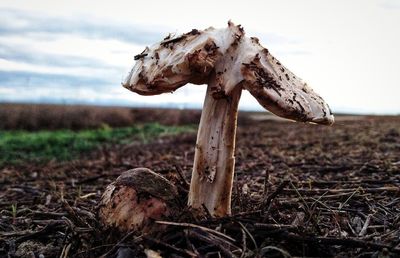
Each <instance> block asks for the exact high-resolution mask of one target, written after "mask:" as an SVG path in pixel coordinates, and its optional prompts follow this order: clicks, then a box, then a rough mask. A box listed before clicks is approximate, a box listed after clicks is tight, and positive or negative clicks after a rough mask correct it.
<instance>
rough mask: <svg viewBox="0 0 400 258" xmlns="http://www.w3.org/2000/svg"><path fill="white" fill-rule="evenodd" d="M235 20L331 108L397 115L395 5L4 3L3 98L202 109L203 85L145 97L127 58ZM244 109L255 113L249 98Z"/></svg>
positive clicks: (399, 69) (349, 0)
mask: <svg viewBox="0 0 400 258" xmlns="http://www.w3.org/2000/svg"><path fill="white" fill-rule="evenodd" d="M229 19H231V20H232V21H233V22H235V23H238V24H241V25H242V26H243V27H244V28H245V31H246V34H247V35H248V36H256V37H258V38H259V39H260V41H261V43H262V44H263V45H264V46H265V47H267V48H268V49H269V51H270V52H271V53H272V54H273V55H274V56H275V57H277V58H278V59H279V60H280V61H281V63H283V64H284V65H285V66H287V67H288V68H289V69H290V70H292V71H293V72H294V73H295V74H297V75H298V76H299V77H301V78H303V80H305V81H306V82H307V83H308V84H309V85H310V86H311V87H312V88H313V89H314V90H315V91H316V92H318V93H319V94H320V95H321V96H322V97H323V98H324V99H325V100H326V101H327V102H328V103H329V104H330V106H331V108H332V110H333V111H334V112H355V113H376V114H400V83H399V78H400V49H399V46H400V29H399V27H400V1H399V0H368V1H367V0H359V1H354V0H343V1H342V0H335V1H328V0H315V1H311V0H294V1H282V0H280V1H276V0H275V1H265V0H264V1H233V0H230V1H216V0H212V1H211V0H202V1H174V0H169V1H165V0H164V1H149V0H147V1H118V0H113V1H98V0H97V1H94V0H85V1H39V0H35V1H17V0H13V1H8V0H2V1H1V2H0V101H24V102H40V101H41V102H59V103H91V104H113V105H157V104H158V105H169V104H175V105H177V106H179V107H191V106H201V105H202V101H203V98H204V92H205V87H203V86H195V85H190V86H187V87H183V88H181V89H180V90H178V91H177V92H175V93H174V94H164V95H160V96H153V97H143V96H139V95H136V94H134V93H131V92H129V91H127V90H125V89H123V88H122V87H121V84H120V83H121V81H122V79H123V78H124V77H125V75H126V73H127V72H128V70H129V69H130V67H131V66H132V65H133V63H134V60H133V56H134V55H135V54H138V53H140V52H141V51H142V50H143V49H144V47H145V46H146V45H152V44H153V43H155V42H157V41H160V40H162V39H163V38H164V37H165V36H166V35H167V34H168V33H170V32H172V33H177V34H179V33H183V32H187V31H190V30H191V29H193V28H198V29H205V28H207V27H209V26H213V27H217V28H218V27H225V26H226V24H227V21H228V20H229ZM241 107H242V108H244V109H258V108H259V107H258V103H257V102H256V100H255V99H253V98H252V97H251V96H250V95H249V94H245V95H244V96H243V97H242V100H241Z"/></svg>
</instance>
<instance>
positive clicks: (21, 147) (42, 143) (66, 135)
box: [0, 123, 194, 166]
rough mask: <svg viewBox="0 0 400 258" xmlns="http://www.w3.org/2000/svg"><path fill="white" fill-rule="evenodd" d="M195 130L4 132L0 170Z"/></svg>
mask: <svg viewBox="0 0 400 258" xmlns="http://www.w3.org/2000/svg"><path fill="white" fill-rule="evenodd" d="M193 130H194V127H193V126H164V125H160V124H157V123H154V124H145V125H138V126H132V127H122V128H110V127H107V126H105V127H103V128H100V129H92V130H81V131H71V130H56V131H38V132H27V131H0V166H4V165H7V164H20V163H24V162H46V161H49V160H54V159H55V160H58V161H66V160H71V159H73V158H76V157H78V156H79V155H80V154H82V153H85V152H88V151H91V150H93V149H95V148H96V147H99V146H100V145H102V144H110V143H113V144H124V143H129V142H131V141H132V140H133V139H135V140H139V141H141V142H143V143H147V142H149V141H151V140H152V139H154V138H156V137H159V136H161V135H166V134H178V133H182V132H188V131H193Z"/></svg>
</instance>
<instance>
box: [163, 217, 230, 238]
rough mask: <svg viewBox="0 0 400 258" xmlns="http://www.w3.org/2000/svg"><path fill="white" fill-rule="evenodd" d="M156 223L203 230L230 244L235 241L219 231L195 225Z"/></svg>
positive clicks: (167, 222)
mask: <svg viewBox="0 0 400 258" xmlns="http://www.w3.org/2000/svg"><path fill="white" fill-rule="evenodd" d="M156 223H158V224H163V225H171V226H179V227H188V228H198V229H201V230H204V231H206V232H209V233H212V234H215V235H217V236H220V237H223V238H225V239H227V240H229V241H232V242H235V241H236V240H235V239H233V238H232V237H230V236H227V235H225V234H224V233H221V232H219V231H217V230H214V229H211V228H206V227H203V226H199V225H196V224H191V223H178V222H172V221H161V220H158V221H156Z"/></svg>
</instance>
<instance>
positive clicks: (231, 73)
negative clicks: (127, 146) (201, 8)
mask: <svg viewBox="0 0 400 258" xmlns="http://www.w3.org/2000/svg"><path fill="white" fill-rule="evenodd" d="M228 25H229V26H228V28H225V29H214V28H209V29H207V30H204V31H199V30H192V31H191V32H189V33H186V34H183V35H182V36H180V37H176V38H166V39H164V41H162V42H160V43H158V44H156V45H154V46H152V47H151V48H146V50H145V51H144V52H143V53H142V54H140V55H138V56H136V59H138V61H137V63H136V64H135V65H134V67H133V68H132V70H131V72H130V73H129V75H128V76H127V78H126V79H125V81H124V82H123V86H124V87H126V88H128V89H129V90H132V91H134V92H136V93H139V94H142V95H156V94H161V93H165V92H171V91H174V90H176V89H177V88H179V87H181V86H183V85H185V84H186V83H195V84H204V83H207V82H208V81H209V79H210V78H211V73H213V77H212V78H215V80H216V82H217V83H214V84H213V85H214V86H213V87H214V88H213V89H212V90H213V96H215V97H216V98H217V97H218V96H226V95H229V94H230V93H231V92H232V90H233V89H234V88H235V87H243V88H244V89H247V90H248V91H249V92H250V93H251V94H252V95H253V96H254V97H255V98H256V99H257V101H258V102H259V103H260V104H261V105H262V106H263V107H264V108H266V109H267V110H269V111H271V112H272V113H274V114H276V115H278V116H281V117H285V118H288V119H292V120H296V121H301V122H313V123H319V124H328V125H330V124H332V123H333V121H334V117H333V114H332V112H331V110H330V108H329V106H328V104H327V103H326V102H325V101H324V100H323V99H322V98H321V97H320V96H319V95H318V94H316V93H315V92H314V91H313V90H312V89H311V88H310V87H308V86H307V84H306V83H304V82H303V81H302V80H301V79H300V78H299V77H297V76H295V75H294V74H293V73H292V72H291V71H289V70H288V69H287V68H286V67H284V66H283V65H282V64H281V63H280V62H279V61H278V60H277V59H276V58H275V57H273V56H272V55H271V54H270V53H269V51H268V50H267V49H266V48H264V47H263V46H261V45H260V43H259V41H258V39H257V38H248V37H245V36H244V31H243V29H242V28H241V27H240V25H239V26H234V25H233V23H231V22H229V23H228ZM214 75H215V76H214ZM214 93H215V94H214Z"/></svg>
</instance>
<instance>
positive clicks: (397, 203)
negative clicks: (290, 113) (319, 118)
mask: <svg viewBox="0 0 400 258" xmlns="http://www.w3.org/2000/svg"><path fill="white" fill-rule="evenodd" d="M195 139H196V135H195V134H194V133H191V134H182V135H178V136H168V137H163V138H161V139H156V140H155V141H154V142H152V143H149V144H138V143H132V144H130V145H126V146H111V147H110V146H109V147H105V148H103V149H101V150H99V151H96V152H95V153H92V154H90V155H88V156H86V157H85V158H82V159H80V160H76V161H73V162H68V163H49V164H46V165H35V164H26V165H23V166H19V167H5V168H3V169H1V170H0V210H1V213H0V256H7V255H8V256H9V257H19V256H22V257H23V256H25V257H34V256H32V254H34V255H36V256H35V257H39V255H40V254H43V255H44V256H45V257H99V256H101V255H104V256H105V257H117V255H120V256H118V257H129V256H123V255H124V254H130V255H132V256H131V257H145V255H144V252H150V251H149V250H153V251H156V252H159V253H161V255H162V256H163V257H190V256H198V257H219V256H218V255H220V256H223V257H235V256H237V257H254V256H257V255H258V256H264V257H285V255H287V254H290V255H292V256H308V257H371V256H375V257H390V256H391V257H399V256H400V230H399V228H400V117H357V119H344V118H341V119H338V122H337V123H336V124H335V125H334V126H333V127H323V126H315V125H306V124H300V123H292V122H283V121H275V120H271V119H260V117H257V119H250V118H247V119H242V120H241V123H240V124H239V128H238V136H237V149H236V178H235V184H234V196H233V215H232V216H231V217H226V218H220V219H212V218H209V217H207V216H206V215H205V216H204V217H196V218H194V217H193V216H191V215H190V213H189V211H188V210H187V209H186V208H185V207H184V206H185V205H184V204H185V202H186V199H185V198H186V194H187V190H188V186H187V183H186V182H185V181H189V179H190V174H191V169H192V162H193V155H194V146H195ZM135 167H147V168H150V169H152V170H154V171H156V172H157V173H160V174H162V175H163V176H165V177H167V178H168V179H170V180H172V181H174V182H175V183H176V184H177V185H178V186H179V188H180V192H181V193H180V195H181V199H182V200H181V203H182V214H181V216H178V217H176V218H174V219H173V222H175V224H173V223H170V224H169V225H167V226H162V227H161V225H160V228H163V230H162V231H158V232H155V233H152V234H142V235H135V234H134V233H130V234H126V235H118V234H116V233H115V232H110V231H105V230H103V228H102V227H100V226H99V225H98V222H97V219H96V205H97V202H98V200H99V199H100V196H101V193H102V191H103V190H104V189H105V187H106V185H107V184H109V183H110V182H112V181H113V180H114V179H115V178H116V177H117V176H118V175H120V174H121V173H122V172H123V171H126V170H128V169H131V168H135ZM181 175H183V177H184V179H183V178H182V176H181ZM13 204H16V205H17V206H16V212H13V211H12V208H11V207H12V205H13ZM188 223H190V224H188ZM172 224H173V225H172ZM385 255H387V256H385ZM286 257H288V256H286Z"/></svg>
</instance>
